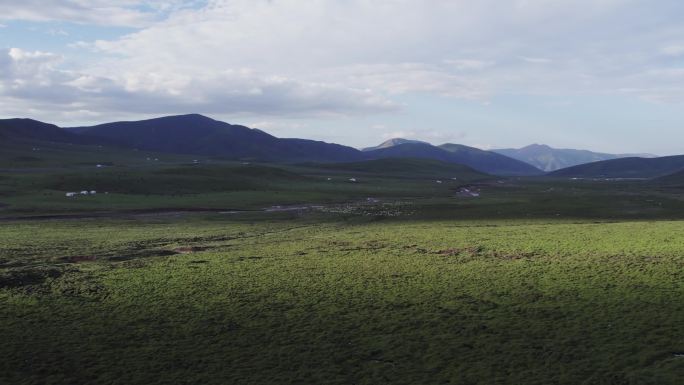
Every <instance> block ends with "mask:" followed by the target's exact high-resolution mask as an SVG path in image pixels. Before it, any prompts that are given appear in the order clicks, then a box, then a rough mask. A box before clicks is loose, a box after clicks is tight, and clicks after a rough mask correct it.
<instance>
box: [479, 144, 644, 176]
mask: <svg viewBox="0 0 684 385" xmlns="http://www.w3.org/2000/svg"><path fill="white" fill-rule="evenodd" d="M492 151H493V152H497V153H499V154H502V155H506V156H509V157H511V158H514V159H518V160H520V161H523V162H526V163H528V164H531V165H533V166H535V167H537V168H539V169H541V170H544V171H555V170H559V169H562V168H567V167H572V166H576V165H580V164H585V163H591V162H599V161H603V160H610V159H619V158H628V157H646V158H652V157H653V155H650V154H605V153H599V152H592V151H587V150H574V149H558V148H552V147H549V146H547V145H544V144H532V145H529V146H527V147H523V148H519V149H515V148H507V149H499V150H492Z"/></svg>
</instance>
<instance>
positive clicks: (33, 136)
mask: <svg viewBox="0 0 684 385" xmlns="http://www.w3.org/2000/svg"><path fill="white" fill-rule="evenodd" d="M0 138H2V139H3V140H5V141H22V142H30V141H40V142H57V143H74V144H93V143H98V142H104V141H98V140H97V139H95V138H92V137H89V136H85V135H77V134H74V133H71V132H69V131H67V130H64V129H62V128H60V127H58V126H55V125H54V124H49V123H43V122H40V121H37V120H33V119H0Z"/></svg>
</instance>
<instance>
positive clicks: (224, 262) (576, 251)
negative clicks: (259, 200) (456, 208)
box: [0, 216, 684, 384]
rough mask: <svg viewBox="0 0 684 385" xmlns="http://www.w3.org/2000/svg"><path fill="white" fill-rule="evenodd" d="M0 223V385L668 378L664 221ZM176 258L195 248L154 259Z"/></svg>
mask: <svg viewBox="0 0 684 385" xmlns="http://www.w3.org/2000/svg"><path fill="white" fill-rule="evenodd" d="M0 226H1V228H0V232H2V234H3V238H4V239H5V240H6V242H5V245H6V246H5V247H6V248H5V255H4V260H3V262H2V263H3V264H4V267H3V272H4V273H5V276H4V277H3V278H4V281H2V282H3V283H4V288H2V289H0V301H1V304H2V308H3V309H4V310H3V313H2V314H3V316H2V318H1V319H0V323H1V326H2V327H0V339H2V340H3V341H6V343H4V344H2V345H0V353H2V355H3V357H4V360H3V362H2V364H0V365H2V367H1V369H2V370H0V373H3V374H2V376H4V378H0V380H2V381H3V382H5V383H21V384H32V383H65V382H70V383H122V384H123V383H126V384H137V383H140V384H143V383H145V384H156V383H159V384H161V383H178V382H187V383H206V384H225V383H241V384H252V383H253V384H269V383H273V384H286V383H330V384H336V383H340V384H347V383H359V384H377V383H393V384H440V383H525V384H549V383H556V384H577V383H606V384H612V383H628V384H676V383H678V381H679V379H681V376H682V375H684V361H682V359H680V358H677V356H676V354H677V353H678V352H682V351H684V345H682V341H684V329H683V328H682V323H681V320H682V319H684V306H683V305H684V303H682V298H684V297H683V295H684V285H683V284H682V282H684V275H683V273H682V272H683V271H684V269H683V268H684V259H682V255H684V254H683V253H682V251H684V238H682V237H681V235H680V234H681V233H682V230H684V225H683V224H682V223H681V222H657V223H645V222H636V223H632V222H627V223H603V224H592V223H585V224H581V223H579V224H563V223H553V222H548V221H542V222H536V221H533V222H521V221H498V222H489V223H481V222H451V221H450V222H434V221H425V222H423V221H417V222H405V221H399V222H387V221H383V222H379V223H377V222H376V223H373V222H370V223H369V222H366V221H362V220H355V221H352V222H346V223H343V222H339V221H321V220H320V218H315V217H303V218H300V219H298V220H295V221H291V220H290V221H281V220H276V219H275V218H273V219H262V220H261V221H259V222H258V223H254V222H253V220H251V219H248V218H245V219H244V220H240V219H239V218H236V219H232V220H226V219H225V216H212V217H205V218H199V217H198V218H196V219H192V218H185V219H181V220H169V219H163V220H162V219H160V218H151V219H149V220H144V221H142V220H136V221H125V220H118V221H109V222H104V223H103V222H97V221H92V220H85V221H72V222H47V223H45V222H44V223H31V222H28V223H18V224H17V223H12V224H5V225H0ZM111 234H117V236H116V237H111ZM179 247H183V250H191V249H194V250H195V251H194V252H193V253H190V254H176V255H170V256H169V255H166V256H165V255H164V253H163V251H170V250H173V249H177V250H178V248H179ZM146 252H147V253H146ZM77 256H78V257H80V259H73V258H72V259H69V258H68V257H77ZM85 257H90V258H85ZM10 265H12V266H10ZM47 268H51V269H54V270H55V272H53V273H51V274H45V275H44V276H43V278H42V279H43V280H42V281H41V280H40V279H35V280H34V281H31V283H30V284H26V285H21V284H17V283H16V281H11V280H9V279H8V276H9V274H11V273H12V272H14V273H16V272H19V271H27V270H41V269H47ZM8 282H9V284H8ZM46 379H49V380H47V381H46Z"/></svg>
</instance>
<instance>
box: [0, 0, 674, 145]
mask: <svg viewBox="0 0 684 385" xmlns="http://www.w3.org/2000/svg"><path fill="white" fill-rule="evenodd" d="M682 11H684V4H683V3H682V2H680V1H677V0H661V1H655V2H654V1H645V0H567V1H562V0H559V1H552V0H509V1H502V0H480V1H470V0H450V1H447V0H434V1H430V2H425V1H420V0H345V1H342V0H337V1H335V0H327V1H324V0H310V1H300V0H230V1H228V0H225V1H222V0H210V1H207V2H198V1H193V2H183V1H162V2H153V1H135V0H126V1H105V0H97V1H84V0H83V1H82V0H59V1H37V0H22V1H12V0H6V1H3V2H2V3H1V4H0V22H2V25H4V26H5V28H2V29H0V35H6V36H9V38H7V39H6V40H5V41H6V42H7V41H9V42H10V43H9V44H8V45H7V46H6V47H5V48H4V49H0V71H1V72H0V96H1V97H2V98H3V100H4V101H5V103H3V105H2V106H1V107H0V114H2V115H6V116H15V115H17V114H21V112H22V111H31V112H33V113H34V114H35V116H34V117H37V118H46V119H47V120H51V121H58V122H71V121H73V122H76V123H78V122H82V121H93V120H98V119H101V120H108V119H109V117H131V118H136V117H139V116H151V115H155V114H172V113H183V112H199V113H208V114H214V115H218V116H231V115H233V114H239V116H245V117H251V118H250V119H252V120H254V121H259V119H261V118H262V117H271V118H273V119H276V120H277V119H280V120H281V122H284V121H286V120H287V121H291V119H302V120H309V123H310V120H311V119H322V120H321V124H326V122H327V123H329V124H332V125H333V126H334V125H335V124H340V123H339V122H340V121H342V120H344V119H346V120H344V121H345V124H354V121H353V120H352V121H349V120H348V119H350V118H351V119H354V118H356V119H359V120H358V124H366V122H367V121H368V119H369V117H372V116H399V115H401V114H413V115H414V116H413V120H419V119H420V117H419V116H417V115H416V114H421V113H425V114H427V113H429V111H424V110H420V109H418V108H417V107H415V106H414V105H417V104H421V103H420V102H419V103H416V102H415V100H416V98H418V100H419V101H420V100H421V99H420V98H423V100H426V101H427V100H428V99H430V100H432V98H444V99H446V100H452V101H453V102H454V103H459V101H463V102H468V103H474V104H480V105H489V104H491V103H492V102H493V101H497V100H498V99H500V98H505V97H511V96H519V97H549V98H555V99H557V98H568V99H575V98H582V97H601V98H628V99H630V100H634V101H641V102H643V103H664V104H669V105H680V104H681V103H682V102H684V61H683V59H684V24H683V23H681V21H680V17H679V16H680V15H682ZM27 23H28V24H31V25H34V26H35V27H36V28H40V27H41V26H42V25H45V24H50V28H52V29H53V30H56V29H54V28H53V27H54V26H53V25H52V24H57V25H58V26H62V27H65V26H66V27H70V28H75V29H76V30H77V32H78V29H79V28H83V29H87V31H88V34H89V35H92V38H89V39H79V40H71V41H67V42H65V41H64V39H69V36H60V37H59V38H60V39H62V40H60V41H59V42H58V41H57V40H55V44H54V46H53V47H51V49H49V50H42V51H41V50H36V49H33V47H31V46H20V45H16V46H15V45H13V44H11V42H12V41H13V39H12V38H11V36H12V34H13V33H14V34H17V36H18V35H19V34H20V33H21V32H22V28H26V25H27ZM112 26H118V27H125V28H124V29H123V30H121V32H120V33H117V34H115V35H114V36H111V34H107V35H106V36H103V37H100V36H98V33H97V32H98V30H99V29H100V28H108V27H112ZM46 28H47V27H46ZM47 38H48V37H46V39H47ZM55 39H57V37H55ZM16 41H19V39H16ZM6 44H7V43H6ZM81 57H84V58H87V59H83V60H81V59H79V58H81ZM555 99H554V100H555ZM412 101H414V102H412ZM412 103H413V104H412ZM495 104H496V103H495ZM570 104H571V103H570ZM517 118H518V124H520V123H521V122H524V121H525V119H524V117H523V118H521V117H519V116H518V117H517ZM335 119H340V120H339V121H336V120H335ZM426 120H428V119H427V118H426ZM528 120H529V121H530V125H532V124H533V122H532V120H533V118H532V117H530V119H528ZM331 122H332V123H331ZM453 123H454V125H457V124H459V122H453ZM288 124H289V123H288ZM307 124H308V123H307ZM308 125H310V124H308ZM379 125H382V126H387V124H385V123H383V124H379V123H377V122H375V123H374V124H373V127H376V126H379ZM435 129H436V128H426V129H423V131H424V132H428V131H429V132H433V134H432V135H433V136H434V135H436V136H439V135H441V134H439V133H437V134H434V132H435ZM549 129H550V130H552V129H553V127H550V128H549ZM557 129H558V130H561V129H563V128H562V127H561V126H559V127H558V128H557ZM389 130H390V131H389V132H392V131H398V132H419V131H420V129H418V128H416V127H389ZM417 130H418V131H417ZM456 131H457V132H458V133H457V134H454V135H455V136H457V137H458V138H463V135H464V134H462V132H463V130H462V129H459V130H456ZM456 131H454V132H456ZM292 134H293V135H294V134H297V132H296V131H295V132H293V133H292ZM382 135H383V133H381V132H377V138H380V136H382ZM447 136H448V135H447ZM542 139H543V138H541V139H540V140H542ZM474 140H475V139H474ZM477 140H483V139H480V138H478V139H477Z"/></svg>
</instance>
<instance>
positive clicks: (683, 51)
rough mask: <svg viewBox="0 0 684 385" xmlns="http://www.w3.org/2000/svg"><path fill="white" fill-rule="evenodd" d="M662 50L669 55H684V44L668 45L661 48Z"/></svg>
mask: <svg viewBox="0 0 684 385" xmlns="http://www.w3.org/2000/svg"><path fill="white" fill-rule="evenodd" d="M661 52H662V53H663V54H664V55H667V56H682V55H684V44H672V45H667V46H665V47H663V48H662V49H661Z"/></svg>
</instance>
